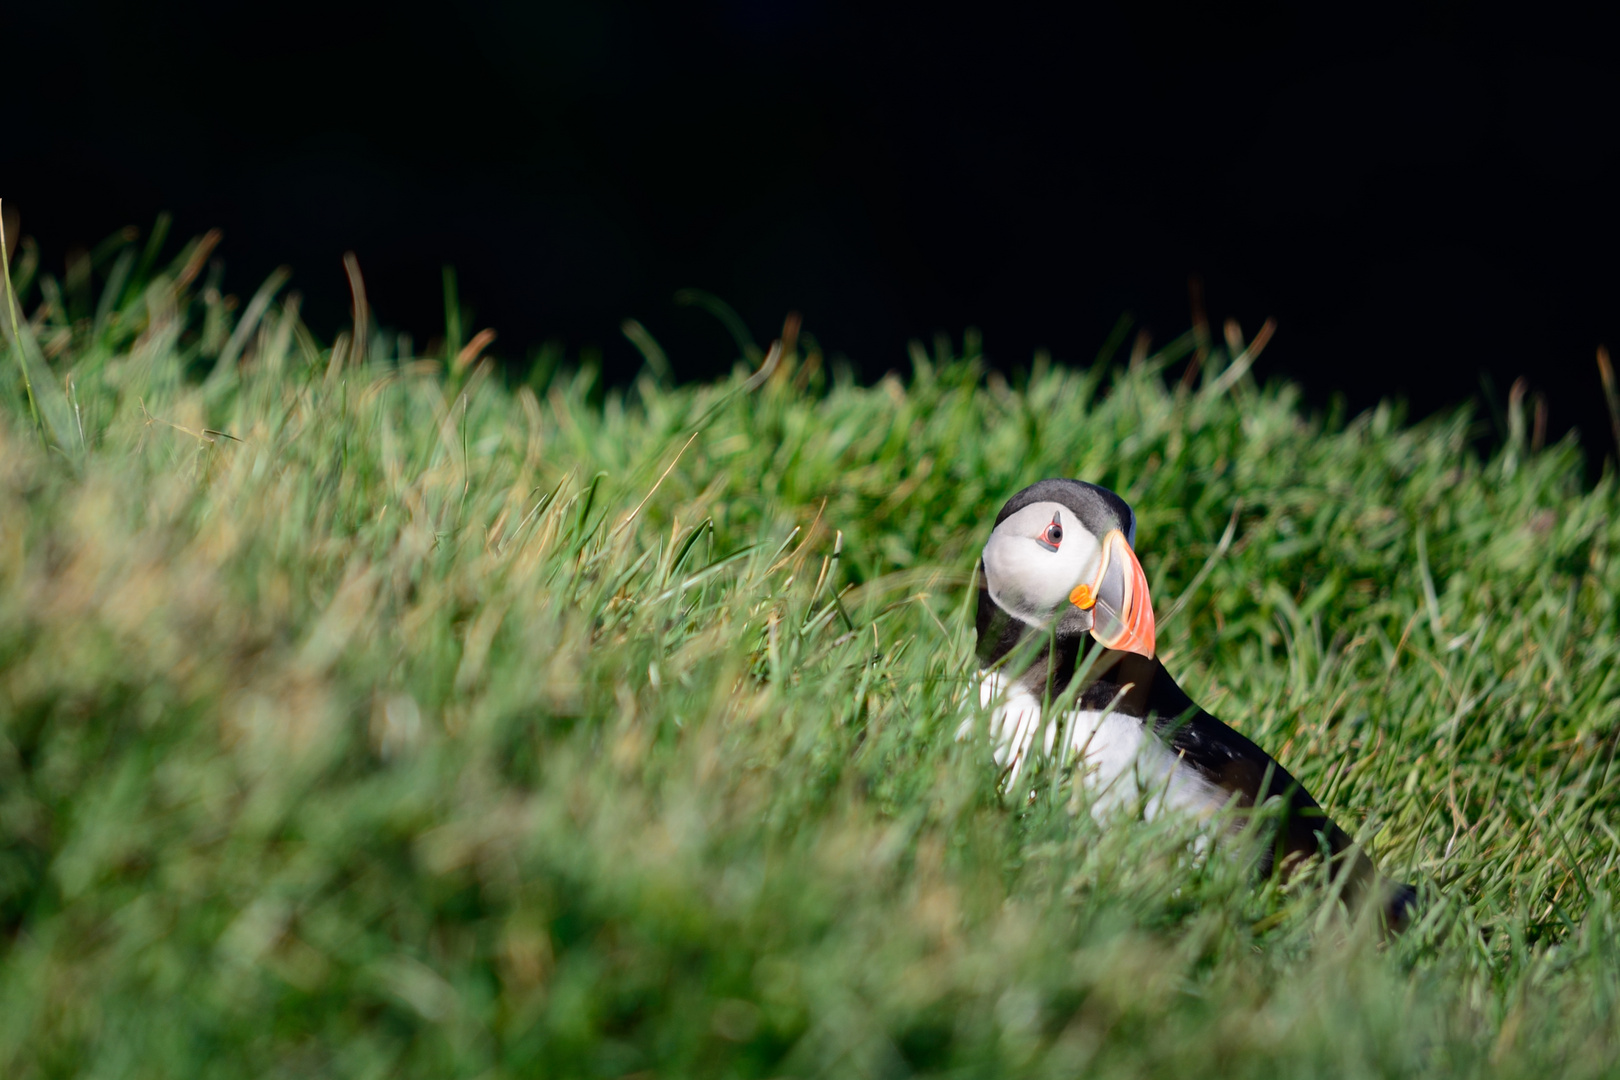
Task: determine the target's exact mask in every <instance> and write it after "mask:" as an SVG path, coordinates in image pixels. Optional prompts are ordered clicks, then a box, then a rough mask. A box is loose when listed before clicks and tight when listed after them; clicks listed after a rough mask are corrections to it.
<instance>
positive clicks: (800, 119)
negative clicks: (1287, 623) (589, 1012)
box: [0, 0, 1620, 457]
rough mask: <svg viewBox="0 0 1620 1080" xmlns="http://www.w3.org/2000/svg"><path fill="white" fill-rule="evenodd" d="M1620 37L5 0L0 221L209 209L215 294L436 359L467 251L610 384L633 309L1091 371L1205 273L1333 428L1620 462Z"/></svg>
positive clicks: (916, 16) (926, 16)
mask: <svg viewBox="0 0 1620 1080" xmlns="http://www.w3.org/2000/svg"><path fill="white" fill-rule="evenodd" d="M1593 6H1594V7H1596V6H1597V5H1593ZM1522 7H1523V8H1525V10H1528V5H1523V6H1522ZM879 10H881V12H882V13H881V14H878V13H877V12H878V11H879ZM1613 40H1614V39H1613V37H1612V36H1611V35H1610V34H1609V33H1607V32H1606V27H1604V26H1600V25H1598V24H1597V23H1596V22H1591V21H1587V22H1583V21H1581V20H1580V19H1579V18H1574V17H1566V16H1564V15H1560V14H1556V13H1552V12H1550V11H1548V10H1545V9H1543V10H1541V11H1540V12H1539V13H1537V14H1534V15H1528V14H1525V12H1524V11H1521V10H1517V9H1515V8H1508V7H1504V8H1494V7H1490V6H1486V5H1478V4H1470V3H1443V4H1423V3H1407V4H1398V5H1391V6H1389V7H1387V8H1384V9H1379V8H1377V7H1369V6H1367V5H1342V4H1336V5H1327V4H1320V3H1299V4H1289V3H1265V2H1250V3H1236V4H1224V5H1221V4H1216V5H1206V4H1192V3H1173V2H1163V0H1151V2H1146V3H1142V2H1134V3H1130V4H1119V5H1115V6H1113V7H1112V8H1111V9H1110V10H1109V11H1105V12H1101V13H1095V14H1093V13H1079V12H1077V11H1076V10H1074V7H1073V6H1071V7H1069V8H1065V9H1059V12H1058V13H1053V12H1042V11H1039V10H1034V9H1024V8H1019V7H1016V6H1013V5H1009V4H996V5H983V6H981V9H980V10H977V11H967V10H964V11H962V12H959V13H958V12H954V11H953V12H950V13H947V12H946V11H944V10H943V9H939V8H935V9H926V8H917V9H913V10H910V11H906V10H905V9H902V8H898V7H884V8H881V9H880V8H878V7H877V6H876V5H873V4H870V3H838V2H824V0H780V2H777V3H758V2H745V0H719V2H707V3H682V4H676V3H666V4H636V3H628V2H622V0H598V2H560V3H550V4H547V3H507V4H498V3H454V4H441V5H438V6H437V7H435V8H434V9H433V10H432V11H431V12H428V11H425V10H424V11H420V12H419V11H417V10H416V9H414V8H410V7H407V6H402V5H399V4H382V3H376V4H350V3H339V2H330V3H311V2H308V0H290V2H286V3H278V4H274V5H222V4H219V3H217V2H211V3H176V4H169V5H162V6H161V8H160V9H159V8H154V6H152V5H139V4H130V3H116V2H101V3H91V2H63V0H53V2H52V3H49V4H44V3H41V4H35V5H33V6H32V8H30V9H26V10H22V9H18V7H17V6H16V5H7V6H6V10H5V12H4V13H3V14H0V42H3V45H4V59H3V64H4V68H3V70H4V74H5V85H6V86H7V88H8V96H7V107H6V110H5V114H4V115H5V120H6V122H5V125H4V132H5V134H4V138H3V139H0V197H3V198H4V200H5V203H6V205H7V206H8V207H14V208H16V209H17V210H19V211H20V213H21V215H22V221H23V231H24V232H25V233H28V234H31V235H33V236H35V237H36V238H37V239H38V240H39V242H40V243H41V245H42V247H43V250H44V254H45V259H46V262H47V265H48V266H54V267H57V268H60V266H61V264H62V260H63V258H64V257H65V254H66V252H67V251H68V250H69V249H70V248H71V247H72V246H74V245H88V244H91V243H94V242H95V241H97V240H99V239H101V238H102V237H103V236H105V235H107V234H108V233H110V232H112V231H113V230H114V229H116V228H118V227H120V226H123V225H126V224H130V223H134V224H138V225H140V226H142V227H143V229H144V228H145V227H148V226H149V225H150V222H151V221H152V219H153V218H154V216H155V215H156V214H157V212H158V211H159V210H164V209H167V210H170V211H172V212H173V213H174V215H175V219H176V227H175V235H176V237H177V238H183V237H185V236H187V235H191V234H194V233H197V232H200V231H202V230H204V229H206V228H208V227H210V226H220V227H222V228H223V229H224V231H225V241H224V244H223V246H222V248H221V249H220V252H221V255H222V257H223V258H224V259H225V261H226V265H227V277H226V284H227V287H228V288H229V289H230V290H232V291H235V292H237V293H239V294H244V295H245V294H246V293H249V292H251V291H252V290H253V289H254V288H255V287H256V286H257V284H258V282H259V281H261V280H262V279H263V278H264V276H265V275H266V274H268V273H269V272H270V270H271V269H273V268H274V267H275V266H276V265H278V264H280V263H288V264H290V265H291V266H292V267H293V268H294V270H295V277H294V287H296V288H298V289H300V290H301V291H302V292H303V294H304V296H305V301H306V303H305V311H306V313H307V315H308V317H309V319H310V321H311V324H312V325H313V327H314V329H315V330H316V332H317V333H318V334H321V335H323V336H327V337H329V336H330V335H332V334H333V333H335V332H336V330H337V329H338V328H339V327H340V326H342V325H345V324H346V322H347V318H348V314H347V312H348V304H349V300H348V291H347V286H346V284H345V280H344V277H343V273H342V268H341V264H340V257H341V255H342V253H343V252H344V251H345V250H349V249H352V250H354V251H355V252H357V253H358V256H359V260H360V264H361V267H362V268H363V270H364V273H365V276H366V280H367V283H368V288H369V291H370V295H371V299H372V302H373V304H374V306H375V308H376V309H377V311H378V313H379V316H380V318H381V319H382V320H383V321H384V322H385V323H386V324H388V325H391V326H394V327H397V328H400V329H403V330H406V331H409V332H411V333H412V334H413V335H415V337H416V340H417V341H418V342H425V341H426V340H428V339H429V338H431V337H433V336H434V335H436V334H438V333H440V332H441V331H442V325H443V314H442V313H443V305H442V301H441V291H440V290H441V281H440V267H441V265H442V264H446V263H449V264H454V265H455V266H456V267H457V268H458V270H459V272H460V279H461V289H462V297H463V300H464V301H465V303H466V304H467V305H468V306H470V307H471V308H472V309H474V312H475V322H476V326H485V325H489V326H493V327H495V328H496V329H497V331H498V332H499V334H500V340H499V341H498V343H497V346H496V350H495V351H496V352H497V353H498V354H500V355H502V356H504V357H506V358H508V359H516V360H521V359H523V358H524V357H525V356H527V355H528V354H529V353H530V352H531V351H532V349H533V348H535V347H536V346H538V345H539V344H540V343H541V342H543V341H546V340H548V339H551V340H557V341H560V342H562V343H563V344H564V345H565V346H566V347H567V349H568V351H569V353H570V354H577V352H578V350H579V349H580V348H582V347H586V346H595V347H598V348H600V349H601V350H602V351H603V354H604V357H605V366H606V369H607V372H608V374H609V376H610V377H613V378H617V379H623V378H626V377H628V376H629V375H631V374H633V372H634V371H635V369H636V368H637V367H639V365H640V362H641V361H640V358H639V356H638V355H637V354H636V353H635V352H634V350H633V349H632V347H631V346H630V345H629V344H628V343H627V342H625V341H624V339H623V338H622V337H621V336H620V335H619V333H618V326H619V323H620V321H621V320H622V319H623V318H625V317H626V316H634V317H636V318H638V319H640V320H641V321H643V322H644V323H645V324H646V325H647V326H648V327H649V329H650V330H651V331H652V333H653V334H654V335H655V336H656V337H658V339H659V340H660V341H661V342H662V343H663V344H664V346H665V348H666V349H667V351H668V353H669V355H670V359H671V362H672V364H673V366H674V369H675V372H676V374H677V375H678V376H680V377H691V378H696V377H705V376H710V375H713V374H715V373H716V372H718V371H721V370H724V369H725V368H727V367H729V365H730V363H731V361H732V360H733V358H734V357H735V355H736V350H735V349H734V348H733V347H732V346H731V344H730V341H729V338H728V337H727V336H726V334H725V332H724V331H723V330H722V329H721V328H720V326H719V325H718V324H717V323H716V322H715V321H714V320H713V319H711V318H710V317H708V316H706V315H703V314H700V313H698V312H696V311H694V310H692V309H688V308H680V307H677V306H676V305H675V304H674V303H673V294H674V292H675V290H677V289H679V288H681V287H683V286H699V287H702V288H705V289H708V290H710V291H712V292H714V293H716V294H718V295H720V296H721V297H723V298H725V299H726V300H728V301H729V302H730V303H731V304H733V305H734V306H735V307H736V308H737V309H738V310H739V311H740V312H741V313H742V315H743V317H744V319H745V320H746V321H747V322H748V324H749V326H750V327H751V328H752V330H753V332H754V334H755V335H756V336H757V337H759V338H760V339H761V340H768V339H769V338H770V337H771V336H773V335H774V333H775V331H776V328H777V327H779V326H780V325H781V320H782V316H783V315H784V314H785V313H786V312H787V311H789V310H798V311H801V312H802V313H803V314H804V318H805V325H806V328H807V329H808V330H810V331H811V332H813V333H814V334H815V336H816V337H817V339H818V340H819V341H820V342H821V343H822V345H823V346H824V347H825V348H827V349H828V350H829V351H832V352H835V353H842V354H844V355H846V356H847V357H848V358H849V360H850V361H851V362H852V363H853V364H854V365H855V367H856V369H857V370H858V371H859V372H861V373H862V374H863V375H865V376H866V377H869V378H870V377H875V376H877V375H880V374H882V373H883V372H884V371H885V370H888V369H890V368H899V369H904V368H905V367H906V366H907V361H906V358H905V342H906V341H907V339H908V338H914V337H920V338H924V339H925V340H926V339H931V338H932V336H933V335H934V334H935V333H936V332H937V331H945V332H948V333H950V334H951V335H952V336H953V338H955V339H956V340H958V341H959V340H960V336H961V333H962V331H963V329H964V328H965V327H968V326H976V327H979V328H980V329H981V330H982V331H983V334H984V340H985V347H986V350H987V353H988V355H989V357H990V359H991V361H992V362H993V363H995V364H997V365H999V366H1001V367H1003V368H1005V369H1008V370H1012V369H1015V368H1017V367H1019V366H1022V365H1027V364H1028V362H1029V360H1030V357H1031V355H1032V353H1033V350H1035V349H1036V348H1038V347H1045V348H1048V349H1050V350H1051V351H1052V352H1053V353H1054V355H1055V356H1056V357H1057V358H1058V359H1059V360H1063V361H1070V362H1076V363H1086V362H1089V361H1090V359H1091V358H1092V357H1093V356H1094V355H1095V354H1096V351H1097V349H1098V347H1099V346H1100V345H1101V343H1102V342H1103V340H1104V338H1105V337H1106V336H1107V334H1108V331H1109V329H1110V328H1111V327H1112V326H1113V324H1114V322H1115V320H1116V319H1117V318H1118V317H1119V315H1120V314H1121V312H1123V311H1130V312H1131V313H1133V314H1134V316H1135V317H1136V319H1137V321H1138V323H1139V324H1142V325H1145V326H1147V327H1149V328H1150V329H1151V330H1152V331H1153V332H1154V334H1155V336H1156V339H1158V340H1161V341H1162V340H1165V339H1167V338H1169V337H1171V336H1174V335H1175V334H1177V333H1179V332H1181V331H1182V330H1184V329H1186V327H1187V326H1188V325H1189V323H1190V313H1189V301H1188V280H1189V278H1190V277H1191V276H1194V275H1196V276H1198V277H1199V278H1200V279H1201V281H1202V282H1203V288H1204V295H1205V305H1206V307H1207V310H1208V314H1209V316H1210V318H1211V319H1212V320H1214V322H1215V324H1216V326H1217V331H1216V332H1217V335H1218V333H1219V330H1218V327H1219V324H1220V321H1221V320H1223V319H1225V318H1227V317H1235V318H1237V319H1238V320H1240V322H1241V323H1242V325H1243V326H1244V328H1245V330H1246V331H1247V332H1248V333H1250V334H1252V333H1253V331H1254V330H1255V329H1256V328H1258V326H1259V325H1260V323H1261V322H1262V321H1263V319H1264V318H1265V317H1267V316H1275V317H1276V318H1277V320H1278V322H1279V327H1280V328H1279V331H1278V333H1277V335H1276V337H1275V339H1274V340H1273V342H1272V344H1271V346H1270V347H1269V349H1268V350H1267V351H1266V353H1265V354H1264V357H1263V358H1262V360H1261V362H1260V363H1259V365H1258V372H1259V374H1260V375H1261V377H1262V378H1265V377H1270V376H1275V375H1287V376H1289V377H1292V378H1295V379H1298V380H1300V381H1301V382H1303V383H1304V385H1305V386H1306V388H1307V391H1308V393H1309V395H1310V398H1311V400H1312V401H1313V402H1315V403H1317V404H1319V405H1320V404H1325V403H1326V402H1327V401H1328V400H1329V399H1330V396H1331V395H1332V394H1334V393H1342V394H1343V395H1344V396H1345V398H1346V399H1347V401H1348V403H1349V404H1350V406H1351V407H1352V408H1354V409H1359V408H1363V407H1366V406H1367V405H1369V404H1372V403H1374V402H1376V401H1377V400H1378V399H1379V398H1380V397H1385V396H1398V397H1401V398H1404V399H1406V400H1407V401H1409V402H1410V403H1411V407H1412V411H1413V413H1414V414H1417V415H1422V414H1424V413H1427V412H1430V411H1432V410H1434V409H1436V408H1439V407H1442V406H1444V405H1448V404H1452V403H1456V402H1460V401H1462V400H1464V399H1466V398H1469V397H1478V398H1480V399H1481V400H1486V399H1487V398H1490V397H1493V396H1494V399H1495V402H1496V407H1497V408H1498V409H1499V408H1500V406H1501V404H1502V402H1503V401H1505V398H1506V390H1507V386H1508V385H1509V384H1510V383H1511V382H1512V380H1513V379H1514V378H1515V377H1517V376H1519V375H1524V376H1526V377H1528V379H1529V380H1530V383H1531V385H1532V387H1533V388H1535V389H1537V390H1539V391H1542V392H1544V393H1545V394H1546V396H1547V399H1548V401H1549V404H1550V414H1549V415H1550V420H1551V424H1550V430H1551V434H1552V435H1553V436H1556V435H1558V434H1560V433H1562V432H1563V431H1565V430H1567V429H1569V428H1570V427H1571V426H1572V425H1575V426H1578V427H1579V428H1580V430H1581V431H1582V433H1583V435H1584V437H1585V440H1586V443H1587V446H1588V448H1589V450H1591V451H1592V453H1593V454H1594V455H1596V456H1599V457H1601V456H1602V455H1604V454H1608V453H1612V449H1611V442H1610V436H1609V431H1608V423H1607V418H1606V413H1605V411H1604V406H1603V403H1602V402H1603V399H1602V394H1601V389H1600V386H1599V383H1598V378H1597V370H1596V365H1595V363H1594V359H1593V357H1594V348H1595V346H1597V345H1598V344H1599V343H1602V342H1607V343H1609V344H1610V345H1611V346H1613V345H1620V321H1617V315H1616V304H1615V301H1616V298H1617V297H1620V265H1617V254H1620V253H1617V244H1616V241H1617V240H1620V214H1617V211H1616V203H1617V199H1620V185H1617V180H1620V177H1617V175H1616V168H1615V166H1616V156H1617V151H1620V144H1617V138H1616V136H1617V134H1620V128H1617V126H1616V124H1615V118H1616V105H1617V103H1620V76H1617V60H1616V52H1615V50H1614V49H1613V48H1612V42H1613ZM1482 376H1484V380H1482ZM1487 384H1488V385H1490V386H1493V387H1494V391H1493V392H1487V391H1486V390H1485V389H1483V387H1484V386H1485V385H1487ZM1491 413H1492V408H1491V407H1490V406H1489V405H1487V406H1486V407H1484V408H1482V409H1481V416H1482V417H1488V416H1490V415H1491ZM1482 428H1483V425H1482ZM1487 430H1488V429H1487Z"/></svg>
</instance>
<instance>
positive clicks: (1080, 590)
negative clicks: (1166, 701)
mask: <svg viewBox="0 0 1620 1080" xmlns="http://www.w3.org/2000/svg"><path fill="white" fill-rule="evenodd" d="M1069 602H1070V603H1072V604H1074V606H1075V607H1077V608H1080V609H1081V610H1083V611H1089V612H1091V636H1092V637H1094V638H1096V639H1097V640H1098V641H1099V642H1101V643H1102V645H1103V646H1104V647H1105V648H1109V649H1119V650H1121V651H1123V652H1133V653H1136V654H1138V655H1139V656H1146V657H1148V658H1149V659H1152V657H1153V650H1154V647H1155V641H1154V636H1153V600H1152V598H1151V597H1149V596H1148V583H1147V575H1146V574H1144V573H1142V564H1141V563H1140V562H1138V561H1137V559H1136V552H1134V551H1132V550H1131V545H1130V544H1129V543H1128V542H1126V540H1125V534H1124V533H1122V532H1120V531H1119V530H1118V529H1115V530H1113V531H1112V532H1110V533H1109V534H1108V535H1107V536H1105V537H1103V543H1102V563H1101V565H1099V566H1098V568H1097V577H1096V580H1094V581H1091V582H1085V583H1081V584H1079V585H1076V586H1075V587H1074V591H1073V592H1071V593H1070V594H1069Z"/></svg>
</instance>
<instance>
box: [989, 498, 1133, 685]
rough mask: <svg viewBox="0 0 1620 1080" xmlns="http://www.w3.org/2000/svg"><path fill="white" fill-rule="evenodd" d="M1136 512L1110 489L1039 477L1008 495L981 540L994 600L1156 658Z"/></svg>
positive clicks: (1071, 633)
mask: <svg viewBox="0 0 1620 1080" xmlns="http://www.w3.org/2000/svg"><path fill="white" fill-rule="evenodd" d="M1135 540H1136V515H1135V514H1134V513H1132V512H1131V507H1130V504H1129V503H1127V502H1126V501H1125V500H1124V499H1121V498H1120V497H1119V496H1118V495H1115V494H1114V493H1113V492H1112V491H1109V490H1108V489H1107V488H1100V487H1098V486H1097V485H1095V484H1087V483H1083V482H1081V481H1079V480H1042V481H1040V482H1039V483H1037V484H1031V485H1030V486H1029V487H1027V488H1025V489H1024V490H1023V491H1020V492H1019V493H1018V494H1016V495H1014V496H1013V497H1012V498H1011V499H1009V500H1007V505H1006V506H1003V507H1002V508H1001V513H999V514H997V515H996V524H995V528H994V529H992V530H991V532H990V539H989V541H988V542H987V543H986V544H985V545H984V560H983V566H984V584H985V589H986V591H987V592H988V593H989V596H990V599H991V600H992V601H993V602H994V603H995V605H996V607H998V608H1000V609H1001V610H1002V611H1005V612H1006V613H1007V614H1008V615H1010V616H1012V617H1013V618H1014V619H1016V620H1018V621H1019V622H1021V623H1023V624H1024V625H1026V626H1032V627H1035V628H1036V629H1039V630H1045V629H1047V628H1048V627H1049V626H1052V625H1053V621H1054V620H1055V621H1056V627H1055V630H1056V633H1057V635H1058V636H1059V637H1078V636H1079V635H1081V634H1083V633H1086V632H1088V631H1089V632H1090V633H1091V636H1092V637H1094V638H1096V639H1097V641H1099V642H1101V643H1102V644H1103V645H1104V646H1106V647H1107V648H1110V649H1120V650H1123V651H1125V652H1133V653H1137V654H1139V655H1141V656H1146V657H1150V658H1151V657H1152V656H1153V649H1154V637H1153V603H1152V601H1151V599H1150V598H1149V597H1148V585H1147V577H1146V575H1144V574H1143V573H1142V564H1141V563H1139V562H1137V561H1136V553H1135V552H1133V551H1132V550H1131V545H1132V543H1134V542H1135Z"/></svg>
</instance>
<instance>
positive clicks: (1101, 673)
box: [977, 587, 1179, 716]
mask: <svg viewBox="0 0 1620 1080" xmlns="http://www.w3.org/2000/svg"><path fill="white" fill-rule="evenodd" d="M977 623H978V631H979V648H978V656H979V663H980V665H981V666H983V667H987V668H988V667H991V666H992V665H995V664H997V663H1000V662H1002V661H1003V660H1005V659H1006V658H1007V656H1008V655H1009V654H1010V653H1012V652H1013V651H1014V650H1015V649H1018V648H1019V647H1020V646H1023V647H1024V648H1025V649H1028V650H1031V651H1032V652H1033V653H1034V654H1035V655H1034V656H1032V657H1031V658H1030V662H1029V663H1028V665H1027V666H1025V665H1024V664H1023V662H1022V661H1019V666H1020V669H1021V670H1019V671H1018V672H1017V674H1016V676H1014V677H1015V680H1016V682H1017V683H1018V685H1020V686H1022V687H1024V688H1025V689H1027V690H1029V691H1030V692H1032V693H1034V694H1037V695H1042V694H1045V693H1047V692H1048V691H1050V693H1051V694H1052V696H1054V697H1056V696H1057V695H1059V694H1061V693H1063V692H1064V691H1065V690H1067V689H1069V684H1070V683H1072V682H1073V681H1074V679H1075V676H1076V673H1077V672H1078V671H1079V670H1080V668H1081V667H1082V665H1083V662H1084V660H1085V657H1086V656H1087V655H1088V652H1089V651H1093V650H1094V651H1097V652H1098V653H1099V654H1100V655H1098V656H1097V658H1096V659H1095V660H1094V661H1092V662H1091V665H1090V667H1089V668H1088V669H1087V671H1086V672H1085V679H1086V685H1085V687H1084V688H1083V689H1082V691H1081V693H1080V696H1079V702H1080V703H1081V704H1082V705H1083V706H1085V707H1088V708H1104V707H1106V706H1108V705H1110V704H1116V705H1117V707H1119V708H1121V709H1123V710H1124V711H1126V712H1128V713H1131V714H1134V715H1138V716H1141V715H1146V714H1147V712H1148V711H1149V710H1150V709H1152V710H1154V711H1160V712H1163V711H1165V708H1164V706H1169V705H1173V704H1175V703H1173V702H1169V701H1165V702H1161V701H1159V700H1158V699H1159V698H1161V697H1164V696H1165V694H1166V693H1167V692H1168V693H1178V691H1176V690H1175V683H1174V680H1172V679H1170V677H1169V676H1168V674H1167V673H1166V672H1165V670H1164V667H1163V665H1161V664H1160V663H1159V661H1158V660H1157V659H1156V658H1152V657H1146V656H1138V655H1136V654H1135V653H1128V652H1119V651H1116V650H1113V649H1104V648H1102V646H1100V645H1097V644H1096V643H1095V642H1094V641H1093V640H1092V638H1091V635H1090V634H1087V633H1079V634H1065V633H1061V632H1060V633H1058V634H1056V635H1053V634H1050V633H1049V632H1048V631H1045V630H1038V629H1036V628H1035V627H1032V626H1028V625H1026V624H1025V623H1023V622H1021V621H1019V620H1018V619H1015V618H1013V617H1012V616H1011V615H1009V614H1007V613H1006V612H1005V611H1003V610H1002V609H1001V608H1000V607H998V606H997V605H996V603H995V601H993V600H991V599H990V594H989V591H988V590H986V589H984V588H982V587H981V588H980V590H979V610H978V619H977ZM1031 639H1034V640H1031ZM1178 711H1179V710H1178Z"/></svg>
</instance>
